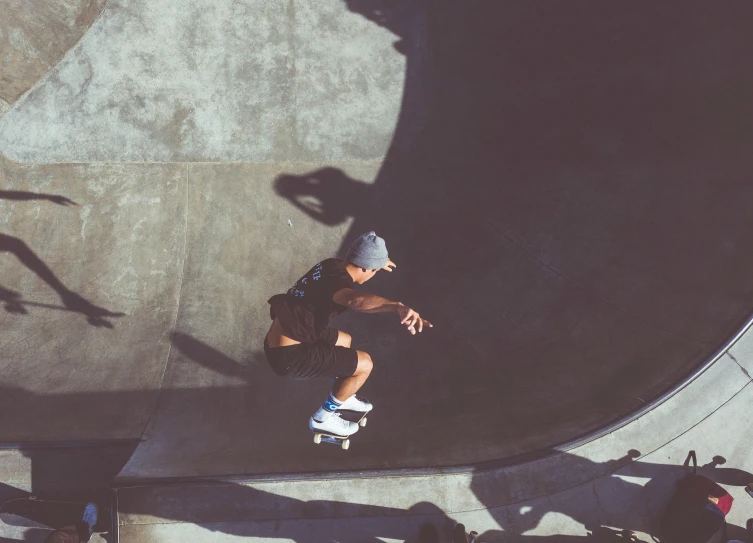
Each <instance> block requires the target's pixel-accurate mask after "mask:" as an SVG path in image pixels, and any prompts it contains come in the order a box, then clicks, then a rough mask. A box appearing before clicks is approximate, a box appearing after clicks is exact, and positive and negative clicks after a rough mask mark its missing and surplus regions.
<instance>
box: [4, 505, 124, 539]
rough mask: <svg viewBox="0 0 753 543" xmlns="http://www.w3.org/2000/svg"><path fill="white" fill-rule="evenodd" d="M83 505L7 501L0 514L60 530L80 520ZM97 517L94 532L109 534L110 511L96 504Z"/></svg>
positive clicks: (82, 514)
mask: <svg viewBox="0 0 753 543" xmlns="http://www.w3.org/2000/svg"><path fill="white" fill-rule="evenodd" d="M85 507H86V504H85V503H77V502H63V501H49V500H40V499H38V498H37V497H36V496H29V497H28V498H16V499H13V500H8V501H7V502H5V503H3V505H2V506H0V513H8V514H11V515H16V516H19V517H23V518H25V519H27V520H31V521H34V522H37V523H40V524H44V525H46V526H50V527H51V528H55V529H57V528H60V527H61V526H66V525H68V524H74V523H76V522H77V521H80V520H82V517H83V516H84V508H85ZM97 507H98V509H99V515H98V519H97V524H96V525H95V526H94V532H99V533H102V532H110V528H111V526H110V523H111V520H112V519H111V518H110V510H109V509H108V508H106V507H101V506H99V504H97Z"/></svg>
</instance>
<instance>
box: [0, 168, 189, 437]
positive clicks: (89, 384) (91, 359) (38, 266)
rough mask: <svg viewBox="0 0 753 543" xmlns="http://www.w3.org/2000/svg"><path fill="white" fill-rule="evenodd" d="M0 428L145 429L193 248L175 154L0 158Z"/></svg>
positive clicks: (34, 433)
mask: <svg viewBox="0 0 753 543" xmlns="http://www.w3.org/2000/svg"><path fill="white" fill-rule="evenodd" d="M0 178H1V180H2V189H0V224H2V226H1V230H0V250H2V251H3V256H2V260H0V277H1V278H2V279H0V288H2V290H1V291H0V292H1V293H2V294H1V296H2V302H3V308H4V311H2V312H0V322H1V323H2V324H0V326H1V327H2V330H3V334H2V345H3V347H2V354H1V355H0V368H2V371H1V372H0V374H1V375H2V376H1V377H0V388H2V393H1V394H0V409H2V411H3V413H4V415H3V422H2V425H0V436H1V438H0V440H1V441H2V442H6V443H7V442H11V443H13V442H33V441H82V440H101V439H118V438H121V439H122V438H131V439H133V438H138V437H139V436H140V435H141V432H142V431H143V428H144V425H145V424H146V422H147V420H148V418H149V416H150V415H151V413H152V411H153V409H154V404H155V402H156V399H157V393H158V391H159V388H160V383H161V379H162V375H163V373H164V371H165V360H166V356H167V353H168V351H169V349H170V340H169V329H170V327H171V326H172V324H173V321H174V318H175V317H174V315H175V311H176V308H177V304H178V293H179V287H180V282H179V281H176V278H178V279H179V277H180V273H181V269H182V259H183V256H184V249H185V246H184V241H185V240H184V233H183V230H182V229H178V230H176V229H175V226H174V225H175V223H176V222H179V221H180V220H181V218H182V219H183V220H184V221H185V213H186V208H185V202H186V171H185V168H183V167H180V166H176V165H133V166H129V165H116V164H113V165H54V166H51V165H31V164H29V165H22V164H14V163H11V162H9V161H7V160H3V161H2V162H0Z"/></svg>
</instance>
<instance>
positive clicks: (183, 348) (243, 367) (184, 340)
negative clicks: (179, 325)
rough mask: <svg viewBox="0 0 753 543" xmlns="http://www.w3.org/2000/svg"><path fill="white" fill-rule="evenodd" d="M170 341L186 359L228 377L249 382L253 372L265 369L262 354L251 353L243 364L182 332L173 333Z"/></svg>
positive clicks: (265, 365) (264, 359) (265, 362)
mask: <svg viewBox="0 0 753 543" xmlns="http://www.w3.org/2000/svg"><path fill="white" fill-rule="evenodd" d="M170 340H171V341H172V344H173V346H174V347H175V348H176V349H178V351H180V352H181V353H182V354H183V355H185V356H186V357H187V358H189V359H191V360H193V361H194V362H196V363H197V364H200V365H202V366H204V367H206V368H207V369H210V370H212V371H214V372H216V373H219V374H221V375H225V376H228V377H240V378H242V379H245V380H250V379H252V378H253V373H252V372H253V371H265V368H266V367H267V359H266V358H265V357H264V353H253V354H251V355H249V356H248V357H247V360H246V361H245V363H241V362H238V361H236V360H234V359H232V358H230V357H229V356H227V355H225V354H224V353H222V352H221V351H218V350H217V349H214V348H213V347H210V346H209V345H207V344H206V343H204V342H202V341H199V340H197V339H196V338H194V337H192V336H190V335H188V334H184V333H183V332H177V331H176V332H173V333H172V335H171V337H170Z"/></svg>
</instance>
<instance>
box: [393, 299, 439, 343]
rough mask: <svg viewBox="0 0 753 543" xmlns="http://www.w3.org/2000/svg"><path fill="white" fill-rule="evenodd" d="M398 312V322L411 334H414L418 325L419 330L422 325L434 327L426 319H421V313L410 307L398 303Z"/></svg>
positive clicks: (422, 327)
mask: <svg viewBox="0 0 753 543" xmlns="http://www.w3.org/2000/svg"><path fill="white" fill-rule="evenodd" d="M398 313H399V314H400V324H402V325H404V326H405V327H406V328H407V329H408V331H409V332H410V333H411V335H412V336H415V335H416V327H418V331H419V332H423V330H424V326H428V327H429V328H434V325H433V324H432V323H430V322H429V321H427V320H426V319H422V318H421V315H419V314H418V313H417V312H415V311H413V310H412V309H411V308H410V307H406V306H404V305H400V306H399V308H398Z"/></svg>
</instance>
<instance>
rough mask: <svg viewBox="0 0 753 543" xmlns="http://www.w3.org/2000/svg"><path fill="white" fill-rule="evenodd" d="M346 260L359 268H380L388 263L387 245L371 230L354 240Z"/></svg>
mask: <svg viewBox="0 0 753 543" xmlns="http://www.w3.org/2000/svg"><path fill="white" fill-rule="evenodd" d="M345 260H347V261H348V262H351V263H353V264H355V265H356V266H358V267H359V268H365V269H367V270H379V269H381V268H384V267H385V266H386V265H387V245H386V244H385V243H384V240H383V239H382V238H380V237H379V236H377V235H376V234H375V233H374V232H369V233H368V234H364V235H363V236H361V237H360V238H358V239H357V240H356V241H354V242H353V245H351V246H350V249H349V250H348V255H347V256H346V257H345Z"/></svg>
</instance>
